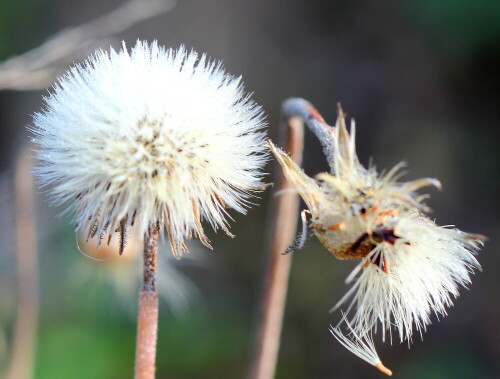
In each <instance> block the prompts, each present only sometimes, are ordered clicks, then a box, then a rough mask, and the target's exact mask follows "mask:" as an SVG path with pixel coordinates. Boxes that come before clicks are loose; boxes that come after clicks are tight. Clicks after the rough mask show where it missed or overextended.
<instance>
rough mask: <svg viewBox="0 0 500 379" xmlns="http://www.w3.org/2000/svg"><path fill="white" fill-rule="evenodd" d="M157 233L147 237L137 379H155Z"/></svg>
mask: <svg viewBox="0 0 500 379" xmlns="http://www.w3.org/2000/svg"><path fill="white" fill-rule="evenodd" d="M158 233H159V232H158V230H155V231H153V232H151V233H146V234H145V236H144V282H143V284H142V288H141V292H140V293H139V316H138V320H137V347H136V353H135V379H154V377H155V369H156V367H155V360H156V339H157V332H158V294H157V292H156V283H155V281H156V258H157V255H158Z"/></svg>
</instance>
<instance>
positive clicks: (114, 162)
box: [31, 41, 266, 257]
mask: <svg viewBox="0 0 500 379" xmlns="http://www.w3.org/2000/svg"><path fill="white" fill-rule="evenodd" d="M265 126H266V123H265V121H264V116H263V111H262V109H261V107H260V106H258V105H257V104H255V102H254V101H253V100H251V98H250V95H248V94H246V93H245V92H244V89H243V86H242V84H241V80H240V78H235V77H233V76H230V75H228V74H226V73H225V72H224V70H223V69H222V67H221V64H220V63H217V62H213V61H209V60H208V59H207V58H206V56H205V55H203V56H201V57H199V56H198V54H197V53H195V52H193V51H191V52H188V51H186V49H185V48H184V47H181V48H179V49H177V50H173V49H164V48H162V47H160V46H158V45H157V43H156V42H153V43H152V44H148V43H146V42H140V41H138V42H137V44H136V45H135V47H133V48H132V49H131V50H130V51H128V50H127V48H126V47H125V45H123V48H122V50H121V51H118V52H116V51H114V50H111V51H110V52H109V53H108V52H105V51H102V50H101V51H98V52H96V53H95V55H94V56H92V57H90V58H89V59H88V60H87V61H85V62H84V63H83V64H80V65H76V66H74V67H73V68H72V69H71V70H70V71H69V72H68V73H67V74H66V75H65V76H64V77H62V78H61V79H60V80H59V82H58V84H56V85H55V86H54V89H53V91H52V93H51V94H50V95H49V96H48V97H47V98H45V109H44V110H43V111H42V112H40V113H37V114H35V117H34V127H32V128H31V130H32V131H33V133H34V134H35V137H34V142H35V143H36V144H37V145H38V146H37V158H38V160H39V164H38V166H37V168H36V170H35V173H36V175H37V177H38V179H39V182H40V184H41V185H42V186H49V185H50V188H51V189H50V192H51V193H52V201H53V203H55V204H62V203H66V204H68V205H69V206H68V208H67V209H68V210H69V211H75V213H76V224H77V229H83V230H84V232H85V233H86V234H87V236H88V237H89V238H91V237H93V236H94V235H102V236H104V235H106V234H113V233H114V232H118V233H120V236H121V238H122V240H123V239H124V237H125V232H126V230H127V228H128V227H129V226H131V225H133V226H135V227H136V229H138V232H139V233H142V234H144V233H147V232H148V231H151V230H153V229H156V228H161V229H163V227H166V229H167V231H168V236H169V240H170V244H171V246H172V250H173V253H174V255H176V256H178V257H180V256H181V255H182V253H183V252H184V251H186V250H187V249H186V246H185V244H184V239H185V238H191V236H192V235H193V232H194V233H196V235H197V236H198V237H199V238H200V240H201V241H202V242H203V243H204V244H205V245H207V246H209V241H208V239H207V238H206V236H205V234H204V232H203V229H202V226H201V220H203V219H205V220H207V221H208V222H209V223H210V224H211V225H212V227H213V228H214V229H217V228H222V229H224V230H225V231H226V232H228V233H229V231H228V229H227V221H226V217H227V213H226V210H225V208H233V209H235V210H237V211H238V212H242V213H245V211H246V206H247V205H248V204H249V203H248V198H249V197H250V196H251V194H252V193H254V192H256V191H259V190H261V189H262V182H261V179H262V173H261V171H260V170H261V168H262V166H263V165H264V164H265V161H266V153H265V146H264V140H265V134H264V132H263V131H262V129H263V128H264V127H265Z"/></svg>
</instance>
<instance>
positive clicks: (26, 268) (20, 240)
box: [6, 147, 38, 379]
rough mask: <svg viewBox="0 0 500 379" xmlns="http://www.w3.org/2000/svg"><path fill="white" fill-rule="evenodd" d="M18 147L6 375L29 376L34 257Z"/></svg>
mask: <svg viewBox="0 0 500 379" xmlns="http://www.w3.org/2000/svg"><path fill="white" fill-rule="evenodd" d="M28 152H29V149H28V148H27V147H25V148H23V149H21V151H20V153H19V156H18V159H17V162H16V167H15V178H14V188H15V210H16V222H15V228H16V231H15V232H16V258H17V280H18V307H17V314H16V322H15V326H14V333H13V334H14V337H13V343H12V354H11V356H10V361H9V365H8V369H7V375H6V378H8V379H29V378H32V377H33V368H34V362H35V345H36V330H37V323H38V322H37V321H38V269H37V267H38V263H37V262H38V259H37V249H36V225H35V201H34V190H33V189H34V186H33V176H32V174H31V170H32V160H31V159H30V158H29V157H28V154H29V153H28Z"/></svg>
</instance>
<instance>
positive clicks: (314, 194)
mask: <svg viewBox="0 0 500 379" xmlns="http://www.w3.org/2000/svg"><path fill="white" fill-rule="evenodd" d="M309 111H310V113H311V116H310V117H311V118H315V119H314V120H312V121H313V122H315V123H319V124H321V125H320V127H321V128H322V130H323V132H322V133H324V136H325V141H322V143H323V145H324V147H325V151H326V152H327V153H328V152H331V154H327V155H330V162H329V164H330V167H331V168H332V173H330V174H329V173H322V174H319V175H317V176H316V177H315V178H314V179H313V178H310V177H308V176H307V175H306V174H305V173H304V172H303V171H302V170H301V169H300V168H299V167H298V166H297V165H296V164H295V163H294V162H293V160H292V159H291V158H290V157H289V156H288V155H287V154H285V153H284V152H283V151H282V150H280V149H279V148H277V147H275V146H274V145H273V144H272V143H271V144H270V145H271V149H272V151H273V153H274V154H275V155H276V157H277V159H278V161H279V163H280V165H281V166H282V168H283V170H284V173H285V176H286V177H287V178H288V180H290V182H291V183H292V184H293V185H294V187H295V189H296V190H297V192H298V193H299V194H300V195H301V197H302V198H303V199H304V201H305V202H306V204H307V206H308V208H309V210H308V212H309V213H310V214H311V220H310V224H309V225H308V228H309V230H310V231H313V232H314V233H315V234H316V236H317V237H318V239H319V240H320V241H321V242H322V243H323V245H325V247H326V248H327V249H328V250H329V251H330V252H331V253H332V254H333V255H334V256H335V257H337V258H338V259H354V260H359V261H360V263H359V264H358V265H357V267H356V268H355V269H354V271H353V272H352V273H351V274H350V275H349V277H348V278H347V279H346V282H347V283H351V282H352V283H353V285H352V287H351V289H350V290H349V291H348V292H347V294H346V295H345V296H344V297H343V298H342V299H341V300H340V301H339V302H338V303H337V305H336V306H335V307H334V308H333V310H335V309H337V308H339V307H340V306H342V305H343V304H345V303H347V304H348V305H347V310H346V317H344V318H343V319H342V320H341V322H340V323H339V325H338V326H337V328H332V332H333V333H334V335H335V336H336V337H337V339H339V340H340V341H341V342H342V344H343V345H344V346H345V347H347V348H348V349H349V350H351V351H352V352H354V353H355V354H356V355H358V356H359V357H361V358H362V359H364V360H366V361H367V362H369V363H371V364H373V365H375V366H377V367H379V368H380V367H383V366H380V365H379V364H381V362H380V360H379V359H378V356H377V354H376V352H375V350H374V345H373V342H372V333H373V332H376V331H377V328H379V327H380V331H381V334H382V337H383V339H385V333H386V332H389V333H390V336H391V338H392V335H393V333H392V329H394V330H395V331H396V333H397V336H398V337H399V339H400V340H401V341H403V340H407V341H408V342H411V338H412V335H413V332H414V330H416V331H417V332H419V333H422V332H423V331H425V328H426V326H427V325H428V324H429V323H430V316H431V314H432V313H435V314H437V315H445V314H446V307H448V306H451V305H452V298H454V297H457V296H458V294H459V293H458V289H459V287H460V286H466V285H467V284H468V283H470V274H471V273H472V272H473V270H474V269H480V265H479V263H478V262H477V260H476V258H475V257H474V254H475V253H476V252H477V250H478V249H479V246H480V245H481V243H482V241H483V238H482V237H481V236H478V235H472V234H467V233H464V232H462V231H460V230H458V229H455V228H452V227H441V226H438V225H437V224H435V223H434V221H432V220H431V219H429V218H428V217H427V216H426V215H425V212H426V211H428V208H427V207H426V206H425V205H424V204H423V203H422V200H423V199H424V198H426V197H427V195H419V194H418V193H417V191H418V190H419V189H421V188H423V187H425V186H430V185H432V186H435V187H438V188H439V187H440V183H439V181H437V180H436V179H419V180H415V181H411V182H399V181H398V179H399V178H400V177H401V175H402V174H401V168H402V166H403V165H402V164H399V165H397V166H395V167H394V168H393V169H392V170H390V171H389V172H387V173H385V174H379V173H378V172H377V171H376V170H375V168H374V167H370V168H368V169H367V168H365V167H363V166H362V165H361V164H360V163H359V160H358V158H357V155H356V150H355V125H354V122H353V123H352V126H351V132H350V134H349V132H348V131H347V127H346V125H345V115H344V114H343V112H342V110H341V109H340V108H339V116H338V119H337V123H336V125H335V127H330V126H328V125H327V124H326V123H325V122H324V120H323V119H322V118H321V116H319V114H318V113H317V111H316V110H315V109H314V108H311V109H310V110H309ZM316 127H318V125H316ZM300 240H301V241H303V240H304V237H303V236H302V237H301V238H300ZM349 299H350V301H348V300H349ZM349 315H350V317H351V319H350V321H348V319H347V316H349ZM342 323H345V326H346V327H347V329H348V330H349V334H350V337H346V336H344V335H343V334H342V333H341V332H340V329H339V326H340V325H341V324H342ZM379 323H380V324H379ZM386 373H388V372H386Z"/></svg>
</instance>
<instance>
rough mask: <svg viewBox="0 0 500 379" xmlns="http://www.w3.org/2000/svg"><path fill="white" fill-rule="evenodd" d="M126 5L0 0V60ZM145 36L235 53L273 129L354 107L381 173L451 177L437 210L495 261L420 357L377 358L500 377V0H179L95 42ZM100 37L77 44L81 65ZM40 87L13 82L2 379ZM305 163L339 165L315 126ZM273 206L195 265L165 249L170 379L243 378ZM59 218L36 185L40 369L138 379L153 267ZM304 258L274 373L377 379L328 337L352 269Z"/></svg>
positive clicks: (7, 136)
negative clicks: (291, 117) (139, 327)
mask: <svg viewBox="0 0 500 379" xmlns="http://www.w3.org/2000/svg"><path fill="white" fill-rule="evenodd" d="M120 4H121V2H120V1H119V0H106V1H102V0H87V1H76V0H18V1H9V0H0V61H2V60H5V59H7V58H9V57H11V56H13V55H19V54H22V53H24V52H26V51H29V50H31V49H33V48H35V47H37V46H39V45H40V44H41V43H43V42H44V41H45V40H46V39H47V38H49V37H50V36H52V35H53V34H54V33H57V32H59V31H60V30H62V29H65V28H68V27H71V26H76V25H80V24H83V23H86V22H88V21H90V20H92V19H94V18H95V17H97V16H99V15H101V14H105V13H107V12H109V11H111V10H112V9H114V8H116V7H118V6H119V5H120ZM137 38H141V39H146V40H153V39H157V40H158V41H159V43H160V44H162V45H165V46H173V47H177V46H179V45H180V44H185V45H186V46H187V47H189V48H191V47H192V48H194V49H195V50H197V51H199V52H206V53H207V54H208V55H209V56H210V57H213V58H216V59H221V60H223V62H224V66H225V67H226V69H227V70H228V71H229V72H231V73H233V74H235V75H240V74H241V75H242V76H243V78H244V81H245V84H246V87H247V89H248V90H249V91H252V92H254V98H255V99H256V101H257V102H259V103H260V104H262V106H263V107H264V109H265V111H266V113H267V115H268V121H269V126H270V128H269V134H270V136H271V137H272V138H274V139H276V138H277V136H278V120H279V108H280V103H281V101H283V100H284V99H286V98H287V97H290V96H301V97H305V98H306V99H308V100H310V101H311V102H313V103H314V104H315V105H316V106H317V108H318V109H319V110H320V111H321V112H322V113H323V116H324V117H325V119H326V120H327V121H330V123H333V122H334V121H335V117H336V104H337V102H341V103H342V106H343V107H344V110H345V111H346V112H347V113H348V114H349V115H350V116H353V117H355V119H356V122H357V126H358V137H357V146H358V151H359V155H360V158H361V160H362V162H364V163H365V164H367V163H368V161H369V159H370V157H373V160H374V162H375V163H376V165H377V167H379V168H390V167H392V166H393V165H394V164H396V163H398V162H399V161H400V160H405V161H406V162H407V163H408V165H409V169H410V170H409V174H408V176H407V178H408V179H412V178H419V177H425V176H430V177H437V178H439V179H440V180H441V181H442V183H443V191H441V192H439V191H435V190H431V194H432V198H431V199H430V200H428V204H429V205H430V206H431V207H432V208H433V209H434V213H433V217H435V218H436V220H437V222H438V223H440V224H454V225H457V226H458V227H459V228H461V229H463V230H466V231H470V232H477V233H482V234H484V235H486V236H488V237H489V238H490V240H489V241H488V243H487V244H486V246H485V248H484V249H483V250H482V252H481V254H480V256H479V261H480V262H481V264H482V265H483V268H484V271H483V272H481V273H477V274H476V275H475V276H474V277H473V284H472V285H471V286H470V288H469V289H468V290H462V291H461V296H460V297H459V298H458V299H457V300H456V301H455V305H454V307H453V308H451V309H450V311H449V315H448V317H445V318H443V319H441V320H440V322H438V320H437V318H436V317H434V318H433V324H432V325H431V326H430V327H429V328H428V331H427V333H426V334H425V335H424V339H423V341H422V340H420V338H419V336H415V341H414V344H413V345H412V346H411V349H408V346H407V345H406V344H405V343H403V344H399V343H397V342H395V343H393V345H392V346H391V345H390V344H389V343H385V344H382V343H380V342H379V343H377V347H378V352H379V355H380V356H381V358H382V360H383V361H384V363H385V364H386V365H387V366H388V367H390V368H391V369H392V370H393V371H394V372H395V376H396V377H398V378H498V377H500V370H499V362H500V337H499V336H500V325H499V316H500V303H499V295H500V285H499V284H500V279H499V275H498V273H497V272H496V269H498V265H499V262H500V255H499V251H500V249H499V248H500V237H499V234H500V221H499V217H498V216H499V214H500V213H499V212H500V209H499V207H498V197H499V194H500V177H499V169H498V168H499V163H500V159H499V158H500V157H499V151H500V149H499V137H500V132H499V131H500V107H499V106H500V69H499V68H500V2H498V1H496V0H421V1H402V0H399V1H396V0H387V1H357V0H337V1H326V0H323V1H319V0H318V1H307V0H286V1H285V0H275V1H266V0H254V1H248V0H246V1H231V0H207V1H195V0H183V1H179V2H178V3H177V4H176V6H175V7H174V8H173V9H171V10H170V11H168V12H163V13H161V14H158V15H157V16H156V17H151V18H149V19H147V20H144V21H142V22H140V23H137V24H135V25H133V26H132V27H130V28H128V29H127V30H125V31H123V32H119V33H117V34H115V35H113V36H112V37H110V38H106V39H103V40H102V41H100V43H101V45H102V46H104V47H107V46H109V45H110V44H112V45H113V46H115V47H119V44H120V41H121V40H124V41H126V42H127V44H128V45H132V44H133V43H134V41H135V40H136V39H137ZM95 47H96V46H94V45H91V46H86V45H85V46H84V45H82V47H81V48H77V49H76V52H77V55H78V56H75V57H73V58H72V60H75V61H79V60H81V59H82V57H84V56H85V55H87V54H88V53H89V52H91V51H92V50H93V49H94V48H95ZM62 66H63V67H64V64H62ZM45 94H47V90H45V89H39V90H29V91H16V90H9V89H8V88H4V89H2V90H0V207H1V209H0V223H1V224H0V237H1V240H0V376H1V375H2V372H3V373H5V372H6V370H7V366H8V363H9V361H10V360H11V346H12V340H13V336H14V325H15V322H16V309H17V307H18V306H19V293H20V292H19V286H18V275H17V265H16V262H17V261H18V260H19V259H22V258H19V254H18V253H17V254H16V241H15V228H16V225H17V224H16V220H18V219H19V214H18V213H19V210H16V206H15V202H14V199H15V196H14V195H15V194H16V193H18V191H17V190H16V187H15V185H14V183H15V181H14V178H15V167H16V162H18V159H19V156H23V154H24V155H26V151H24V152H23V150H22V149H23V148H25V147H23V146H25V143H26V141H27V140H28V137H27V132H26V129H25V127H26V125H29V124H30V123H31V115H32V114H33V113H34V112H36V111H37V110H39V109H40V107H41V104H42V103H41V98H42V96H43V95H45ZM274 164H275V163H274V162H271V163H270V165H269V167H268V171H270V172H272V169H273V167H274ZM304 167H305V170H306V171H307V172H308V173H309V174H311V175H312V174H315V173H318V172H320V171H324V170H326V168H327V166H326V163H325V160H324V157H323V156H322V155H321V149H320V148H319V144H318V143H317V142H316V141H315V138H314V136H312V135H311V134H307V135H306V150H305V158H304ZM270 180H272V179H270ZM270 198H271V191H269V190H268V191H266V192H265V193H264V194H263V196H262V198H261V199H260V200H259V201H258V206H256V207H254V208H252V209H251V210H250V211H249V214H248V216H241V215H238V214H234V218H235V221H236V222H235V223H233V226H232V232H233V233H235V234H236V236H237V237H236V238H235V239H230V238H228V237H226V236H225V235H223V233H218V234H214V233H211V235H210V236H209V237H210V238H211V240H212V241H213V245H214V246H215V249H214V251H207V250H206V249H203V248H201V247H200V246H199V245H198V244H196V242H194V243H193V245H192V249H193V252H192V254H191V256H190V259H188V260H184V261H181V262H177V261H174V260H168V259H167V257H168V256H169V255H170V252H169V251H168V248H167V247H163V248H162V251H161V254H162V256H163V257H162V259H163V258H164V260H165V262H164V265H165V267H164V269H163V270H161V272H160V274H159V275H160V276H162V275H163V277H164V280H165V281H166V283H165V285H164V286H162V288H161V289H160V290H161V291H162V292H163V293H162V295H163V300H162V301H163V303H162V305H161V306H162V308H161V318H160V330H159V347H158V378H167V377H168V378H179V379H180V378H242V377H244V376H245V373H246V372H247V368H248V363H249V357H250V352H251V347H252V341H253V336H254V334H255V320H256V315H257V305H258V301H259V298H260V290H261V280H262V275H263V267H264V262H265V257H264V254H263V249H262V248H263V246H264V242H265V238H266V216H267V210H268V204H269V201H270ZM60 211H61V209H51V208H49V207H48V206H47V202H46V196H45V195H44V194H43V193H40V192H39V191H37V193H36V195H35V220H36V226H37V244H36V246H37V248H38V263H37V265H36V267H37V269H38V274H37V275H36V277H35V278H34V280H35V282H37V283H38V294H37V295H36V297H35V298H38V300H39V314H38V316H37V317H36V319H37V320H38V328H37V332H36V333H37V337H38V338H37V343H36V354H35V358H36V359H35V365H34V377H35V378H40V379H45V378H47V379H59V378H61V379H63V378H72V379H78V378H82V379H83V378H85V379H87V378H128V377H131V375H132V369H133V356H134V344H135V312H136V295H135V290H136V288H137V287H138V285H139V282H138V280H137V270H138V269H140V268H139V266H140V264H141V262H140V260H137V259H135V258H134V257H133V252H130V253H129V257H128V258H127V257H125V256H124V258H123V259H110V260H108V261H106V262H96V261H93V260H90V259H89V258H86V257H85V256H83V255H82V254H80V253H79V252H78V249H77V246H76V242H75V241H76V238H75V234H74V232H73V229H72V226H71V225H70V224H69V221H70V219H69V218H64V217H62V218H61V217H57V213H58V212H60ZM130 251H131V250H130ZM126 255H127V252H126ZM293 260H294V262H293V267H292V272H291V279H290V288H289V293H288V303H287V308H286V315H285V320H284V329H283V336H282V345H281V351H280V358H279V363H278V369H277V375H276V377H277V378H287V379H292V378H380V377H382V374H380V373H379V372H378V371H377V370H375V369H374V368H373V367H371V366H369V365H368V364H366V363H364V362H363V361H361V360H360V359H358V358H357V357H355V356H354V355H352V354H351V353H349V352H348V351H346V350H345V349H344V348H343V347H341V346H340V345H339V344H338V343H337V342H336V341H335V340H334V339H333V337H332V336H331V335H330V334H329V332H328V330H327V328H328V325H329V324H330V323H334V322H335V321H336V320H338V318H339V315H338V314H334V315H331V314H329V313H328V310H329V309H330V307H331V306H332V305H334V304H335V303H336V301H337V300H338V299H339V298H340V297H341V295H342V294H343V293H344V292H345V291H346V286H345V284H344V278H345V277H346V276H347V274H348V273H349V272H350V270H351V269H352V267H353V263H345V262H340V261H336V260H335V259H334V258H333V257H332V256H331V255H330V254H329V253H328V252H327V250H326V249H324V248H323V247H322V246H321V245H320V244H319V243H318V242H317V241H316V240H315V239H311V241H310V242H309V243H308V245H307V247H306V248H305V249H304V250H301V251H298V252H295V253H294V258H293ZM34 275H35V274H33V275H32V276H34ZM32 279H33V278H32ZM179 287H182V288H181V289H179ZM169 291H172V292H175V293H176V295H175V296H169V295H168V294H166V293H165V292H168V293H170V292H169ZM19 379H23V378H19Z"/></svg>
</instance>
